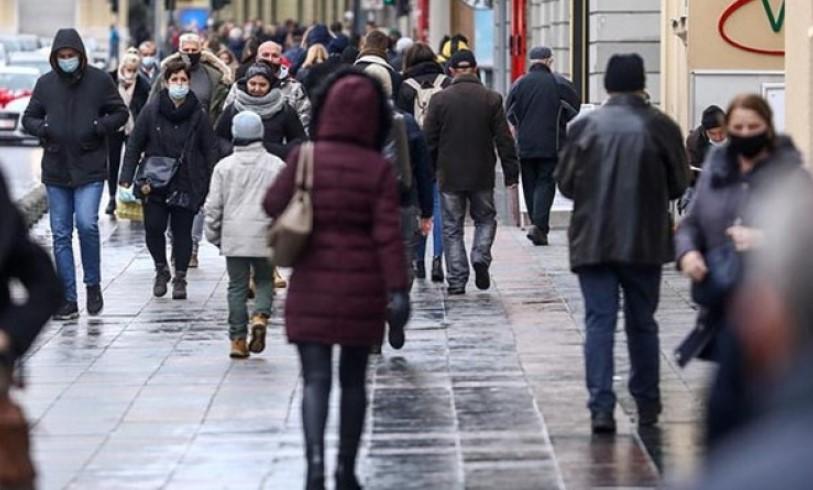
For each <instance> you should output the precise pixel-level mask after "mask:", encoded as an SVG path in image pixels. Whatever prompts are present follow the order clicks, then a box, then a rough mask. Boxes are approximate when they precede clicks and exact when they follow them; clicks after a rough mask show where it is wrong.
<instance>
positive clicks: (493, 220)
mask: <svg viewBox="0 0 813 490" xmlns="http://www.w3.org/2000/svg"><path fill="white" fill-rule="evenodd" d="M442 199H443V249H444V251H445V253H446V272H447V274H446V280H447V282H448V283H449V287H465V286H466V283H467V282H468V281H469V272H470V271H469V261H468V259H467V258H466V244H465V242H464V237H465V234H466V230H465V225H466V210H467V208H470V211H471V212H470V215H471V219H472V221H474V240H473V241H472V244H471V262H472V264H485V266H486V267H489V266H491V258H492V257H491V246H492V245H494V238H495V237H496V236H497V210H496V209H495V208H494V190H488V191H473V192H444V193H442Z"/></svg>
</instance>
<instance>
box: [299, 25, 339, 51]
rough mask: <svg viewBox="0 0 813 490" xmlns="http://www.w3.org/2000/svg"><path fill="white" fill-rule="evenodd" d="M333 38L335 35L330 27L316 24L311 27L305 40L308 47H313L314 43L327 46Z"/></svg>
mask: <svg viewBox="0 0 813 490" xmlns="http://www.w3.org/2000/svg"><path fill="white" fill-rule="evenodd" d="M332 40H333V35H332V34H331V33H330V29H328V28H327V26H326V25H324V24H316V25H315V26H313V27H312V28H311V30H310V32H308V38H307V39H306V40H305V44H306V45H307V47H311V46H313V45H314V44H321V45H323V46H327V45H328V44H330V41H332Z"/></svg>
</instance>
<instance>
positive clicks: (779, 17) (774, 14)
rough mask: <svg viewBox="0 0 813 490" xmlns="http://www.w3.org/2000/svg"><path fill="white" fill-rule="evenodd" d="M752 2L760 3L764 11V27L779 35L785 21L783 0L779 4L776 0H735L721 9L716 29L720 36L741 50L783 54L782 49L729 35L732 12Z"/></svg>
mask: <svg viewBox="0 0 813 490" xmlns="http://www.w3.org/2000/svg"><path fill="white" fill-rule="evenodd" d="M754 2H757V3H761V4H762V7H763V9H764V11H765V16H766V22H767V24H768V26H766V28H770V29H771V30H772V31H773V32H774V33H775V34H776V35H780V33H781V32H782V28H783V26H784V23H785V0H782V1H781V4H779V5H776V0H736V1H735V2H734V3H732V4H731V5H729V6H728V8H726V9H725V11H723V15H722V16H721V17H720V22H719V23H718V25H717V30H718V31H719V32H720V36H722V38H723V39H724V40H725V41H726V42H727V43H728V44H730V45H732V46H734V47H735V48H737V49H741V50H743V51H748V52H750V53H757V54H764V55H769V56H784V55H785V51H784V50H778V49H769V48H766V47H762V46H754V45H751V44H749V43H748V42H747V41H742V40H738V39H734V38H733V37H732V36H731V35H729V33H728V30H727V26H728V23H729V22H730V21H731V18H732V16H734V14H735V13H736V12H737V11H739V10H741V9H742V8H743V7H745V6H747V5H750V4H752V3H754ZM775 5H776V6H775ZM777 7H778V8H777Z"/></svg>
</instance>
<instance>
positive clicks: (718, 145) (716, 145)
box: [709, 138, 728, 148]
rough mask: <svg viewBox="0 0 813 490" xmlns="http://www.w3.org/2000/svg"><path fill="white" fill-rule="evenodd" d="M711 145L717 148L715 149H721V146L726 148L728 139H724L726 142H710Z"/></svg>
mask: <svg viewBox="0 0 813 490" xmlns="http://www.w3.org/2000/svg"><path fill="white" fill-rule="evenodd" d="M709 143H711V146H713V147H715V148H719V147H721V146H725V145H726V143H728V138H725V139H724V140H722V141H714V140H709Z"/></svg>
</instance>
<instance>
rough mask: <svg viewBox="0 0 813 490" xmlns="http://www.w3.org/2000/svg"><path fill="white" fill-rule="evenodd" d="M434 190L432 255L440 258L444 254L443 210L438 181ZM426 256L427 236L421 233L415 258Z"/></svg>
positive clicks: (421, 258) (420, 258) (422, 258)
mask: <svg viewBox="0 0 813 490" xmlns="http://www.w3.org/2000/svg"><path fill="white" fill-rule="evenodd" d="M434 192H435V194H434V204H433V209H432V221H433V223H432V256H433V257H434V258H439V257H442V256H443V211H442V208H441V203H440V191H439V190H438V184H437V183H435V190H434ZM424 257H426V237H425V236H423V235H421V236H420V238H419V239H418V250H417V251H416V252H415V260H424Z"/></svg>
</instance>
